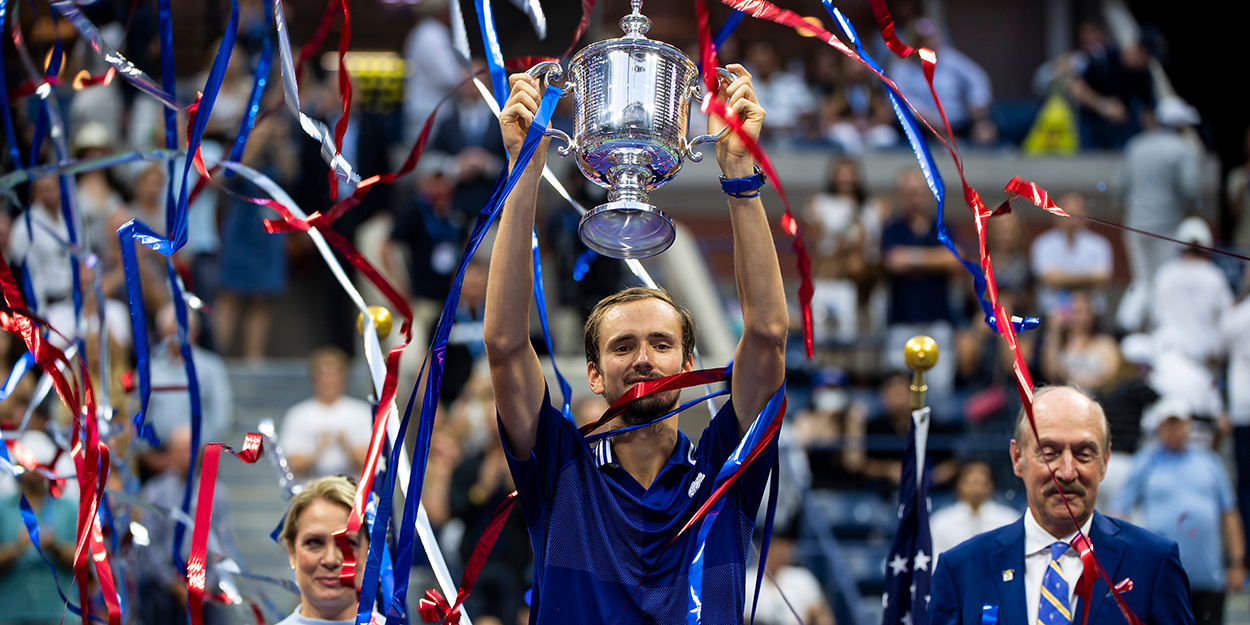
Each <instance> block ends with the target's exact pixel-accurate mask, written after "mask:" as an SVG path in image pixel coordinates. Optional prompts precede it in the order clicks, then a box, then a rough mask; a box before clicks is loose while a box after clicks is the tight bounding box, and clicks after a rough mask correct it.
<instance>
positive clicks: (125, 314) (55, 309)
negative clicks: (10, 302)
mask: <svg viewBox="0 0 1250 625" xmlns="http://www.w3.org/2000/svg"><path fill="white" fill-rule="evenodd" d="M94 279H95V268H94V267H89V266H87V265H86V264H85V263H84V264H83V265H82V267H81V268H80V269H79V271H78V283H79V288H80V289H81V291H82V315H81V316H80V319H81V321H82V324H83V327H82V336H84V337H86V336H87V335H89V334H96V333H98V332H99V331H100V315H99V314H98V313H99V310H100V301H99V299H97V298H96V292H95V288H94V287H93V284H92V283H93V281H94ZM44 318H45V319H47V321H48V325H50V326H52V327H53V328H56V330H57V331H58V332H60V334H57V333H52V334H50V335H48V341H49V342H50V343H51V344H53V345H55V346H57V347H59V348H61V349H65V348H66V347H67V346H68V345H69V343H68V340H67V339H73V338H74V336H75V335H76V333H77V332H76V328H75V327H74V302H73V301H71V300H62V301H60V302H57V303H55V304H53V305H51V306H49V307H48V309H47V310H46V311H44ZM104 327H105V331H107V332H108V335H109V338H110V340H112V341H115V342H116V343H117V345H118V346H119V347H122V348H125V349H130V345H131V336H130V331H131V326H130V308H129V307H128V306H127V305H126V303H125V302H122V301H118V300H116V299H113V298H110V297H106V298H105V299H104ZM62 335H64V338H63V337H62Z"/></svg>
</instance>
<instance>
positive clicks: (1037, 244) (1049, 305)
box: [1029, 193, 1114, 315]
mask: <svg viewBox="0 0 1250 625" xmlns="http://www.w3.org/2000/svg"><path fill="white" fill-rule="evenodd" d="M1085 205H1086V200H1085V196H1083V195H1081V194H1080V193H1065V194H1063V195H1062V196H1060V197H1059V207H1060V208H1062V209H1063V210H1064V211H1065V212H1067V213H1068V214H1069V215H1072V217H1059V216H1056V217H1055V218H1054V220H1055V227H1054V228H1051V229H1050V230H1047V231H1046V232H1043V233H1042V234H1040V235H1038V237H1037V238H1036V239H1033V244H1032V246H1031V247H1030V249H1029V259H1030V264H1032V266H1033V275H1034V276H1036V277H1037V280H1038V282H1039V285H1038V289H1037V303H1038V306H1039V307H1040V308H1041V309H1042V311H1043V312H1045V314H1047V315H1054V314H1057V313H1058V312H1059V311H1060V310H1061V309H1062V308H1065V307H1066V306H1067V305H1068V303H1069V302H1070V301H1071V297H1072V291H1073V290H1086V291H1089V293H1090V295H1091V300H1092V302H1093V304H1094V312H1096V313H1101V312H1103V311H1104V309H1105V308H1106V298H1105V296H1104V294H1103V292H1102V289H1103V287H1105V286H1106V284H1107V281H1108V280H1110V279H1111V273H1112V271H1113V268H1114V265H1113V260H1112V259H1113V256H1112V252H1111V242H1110V241H1108V240H1107V237H1104V236H1102V235H1100V234H1097V233H1094V232H1091V231H1090V229H1089V228H1086V227H1085V222H1084V221H1083V220H1081V219H1079V218H1080V217H1084V216H1085V214H1086V211H1085Z"/></svg>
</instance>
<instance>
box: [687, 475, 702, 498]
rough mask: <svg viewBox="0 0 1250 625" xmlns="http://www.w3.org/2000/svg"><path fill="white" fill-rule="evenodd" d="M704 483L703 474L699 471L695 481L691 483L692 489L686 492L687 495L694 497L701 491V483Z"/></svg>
mask: <svg viewBox="0 0 1250 625" xmlns="http://www.w3.org/2000/svg"><path fill="white" fill-rule="evenodd" d="M702 483H703V474H702V473H699V475H697V476H695V478H694V481H693V482H691V483H690V490H689V491H688V492H687V493H686V496H687V497H694V494H695V493H697V492H699V485H700V484H702Z"/></svg>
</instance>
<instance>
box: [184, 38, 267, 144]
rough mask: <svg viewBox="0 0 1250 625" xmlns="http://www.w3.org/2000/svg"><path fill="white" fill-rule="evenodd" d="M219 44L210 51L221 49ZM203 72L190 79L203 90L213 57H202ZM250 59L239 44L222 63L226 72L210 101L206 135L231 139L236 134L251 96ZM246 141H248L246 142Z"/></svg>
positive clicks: (206, 55) (219, 42)
mask: <svg viewBox="0 0 1250 625" xmlns="http://www.w3.org/2000/svg"><path fill="white" fill-rule="evenodd" d="M221 44H222V41H221V40H220V39H218V40H217V41H214V42H213V44H212V46H211V47H210V48H209V49H210V50H216V49H218V48H220V47H221ZM203 58H204V59H205V62H206V63H207V64H206V66H205V67H204V69H203V70H202V71H201V72H200V73H199V74H197V75H196V76H195V77H194V78H193V79H192V80H193V81H194V82H195V84H196V85H200V88H201V89H203V86H204V85H207V84H208V78H209V73H210V71H211V70H212V65H213V62H214V61H215V60H216V58H215V57H214V56H212V55H208V54H205V55H204V57H203ZM250 58H251V57H250V56H248V54H247V51H246V50H244V49H243V45H242V43H241V42H240V43H236V44H235V45H234V48H233V49H232V50H231V52H230V60H229V62H228V63H226V72H225V74H224V75H223V76H222V77H221V87H220V88H219V89H218V91H217V100H216V101H214V102H213V111H212V115H211V116H210V117H209V118H208V122H207V125H206V126H205V131H204V132H206V133H207V134H209V135H222V136H231V137H233V136H234V135H235V134H236V133H238V132H239V124H240V122H242V121H243V115H245V114H246V113H247V104H248V99H249V98H250V97H251V94H252V82H253V79H254V76H253V75H252V73H251V70H250V67H249V66H250ZM249 140H250V139H249Z"/></svg>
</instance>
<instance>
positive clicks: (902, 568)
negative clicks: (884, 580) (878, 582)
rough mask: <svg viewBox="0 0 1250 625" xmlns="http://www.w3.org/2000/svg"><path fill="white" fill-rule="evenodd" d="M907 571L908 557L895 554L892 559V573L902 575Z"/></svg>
mask: <svg viewBox="0 0 1250 625" xmlns="http://www.w3.org/2000/svg"><path fill="white" fill-rule="evenodd" d="M906 572H907V558H904V557H903V556H902V555H901V554H898V555H895V556H894V559H893V560H890V574H891V575H901V574H903V573H906Z"/></svg>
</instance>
